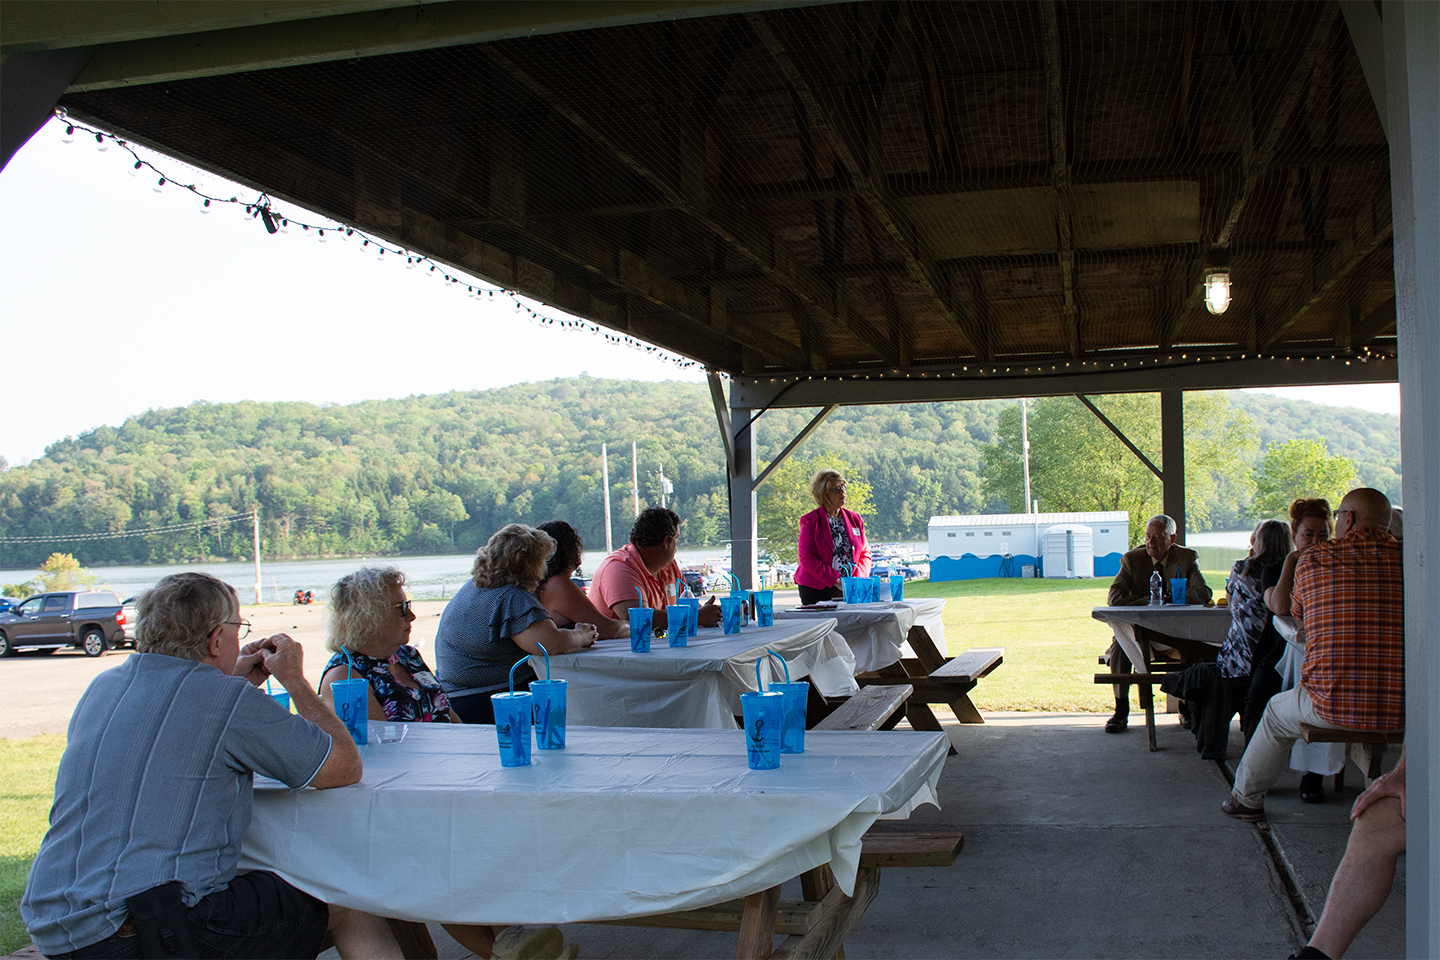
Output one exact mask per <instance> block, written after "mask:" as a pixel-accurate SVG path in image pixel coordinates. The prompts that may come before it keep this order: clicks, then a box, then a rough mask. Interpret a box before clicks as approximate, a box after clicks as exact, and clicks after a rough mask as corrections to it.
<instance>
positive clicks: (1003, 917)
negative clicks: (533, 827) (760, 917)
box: [431, 713, 1405, 960]
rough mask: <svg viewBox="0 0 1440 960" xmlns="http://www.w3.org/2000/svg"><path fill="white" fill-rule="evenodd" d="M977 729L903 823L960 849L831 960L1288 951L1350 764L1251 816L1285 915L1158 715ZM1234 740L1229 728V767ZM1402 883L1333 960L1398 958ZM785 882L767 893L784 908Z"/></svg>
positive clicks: (640, 939) (1243, 839) (1300, 932)
mask: <svg viewBox="0 0 1440 960" xmlns="http://www.w3.org/2000/svg"><path fill="white" fill-rule="evenodd" d="M986 719H987V723H985V724H984V725H983V726H981V725H965V726H961V725H958V724H955V725H951V726H948V730H949V733H950V736H951V739H952V741H953V742H954V743H955V746H956V748H957V750H958V751H959V753H958V755H957V756H953V757H951V758H950V759H949V760H948V761H947V762H946V768H945V773H944V775H943V776H942V778H941V781H940V795H941V801H942V804H943V808H942V809H938V810H937V809H935V808H933V807H924V808H921V809H920V810H919V811H917V812H916V813H915V814H914V816H913V817H912V820H915V821H921V822H927V823H935V824H947V825H953V826H955V827H957V828H959V829H960V830H962V831H963V832H964V833H965V849H964V850H963V851H962V853H961V854H960V857H959V859H958V860H957V861H956V863H955V865H954V866H952V867H948V868H934V869H891V870H887V871H886V872H885V873H884V875H883V878H882V880H881V884H880V892H879V895H878V896H877V897H876V899H875V902H874V903H873V904H872V905H871V906H870V909H869V910H868V911H867V912H866V914H865V917H864V918H863V919H862V921H861V922H860V925H859V927H858V928H857V929H856V930H855V932H854V933H852V935H851V936H850V938H849V939H847V940H846V943H845V954H846V956H847V957H851V958H854V960H861V958H867V957H885V958H890V957H915V958H919V957H1157V956H1165V957H1277V958H1278V957H1285V956H1287V955H1289V954H1290V953H1291V952H1292V951H1293V950H1295V949H1296V948H1297V947H1298V946H1299V945H1300V944H1302V943H1303V942H1304V940H1305V938H1306V936H1308V927H1306V926H1305V924H1306V923H1307V922H1313V918H1314V917H1318V916H1319V914H1320V910H1321V908H1322V907H1323V905H1324V900H1325V892H1326V890H1327V889H1328V887H1329V883H1330V877H1331V875H1332V874H1333V873H1334V871H1335V867H1336V865H1337V864H1338V863H1339V862H1340V858H1341V856H1342V855H1343V854H1344V850H1345V842H1346V839H1347V838H1348V836H1349V819H1348V813H1349V809H1350V803H1351V802H1352V801H1353V800H1354V797H1355V795H1356V793H1357V792H1358V787H1357V784H1358V782H1359V781H1360V776H1359V773H1358V771H1356V770H1355V769H1354V768H1353V767H1351V768H1350V771H1349V774H1348V777H1347V779H1348V780H1349V783H1348V784H1347V786H1346V790H1345V794H1344V796H1343V797H1339V798H1337V797H1335V796H1334V795H1333V793H1332V794H1331V795H1330V796H1329V798H1328V800H1327V802H1326V803H1324V804H1320V805H1304V804H1301V803H1300V799H1299V774H1298V773H1296V774H1287V775H1286V777H1285V778H1283V779H1282V780H1281V782H1280V783H1279V784H1278V785H1277V786H1276V788H1275V790H1274V791H1273V792H1272V794H1271V795H1270V798H1269V800H1268V802H1267V803H1266V807H1267V810H1268V812H1269V818H1270V819H1269V824H1268V830H1269V834H1270V837H1271V838H1272V839H1273V842H1274V846H1275V847H1276V849H1277V853H1278V856H1279V858H1280V861H1281V862H1282V863H1284V862H1288V864H1289V865H1290V872H1291V873H1292V874H1293V878H1294V886H1295V887H1296V888H1297V889H1298V893H1299V897H1300V900H1301V904H1300V906H1299V908H1298V910H1297V907H1296V906H1295V905H1293V904H1292V899H1291V897H1290V895H1289V894H1288V893H1287V884H1286V878H1285V876H1284V872H1283V869H1282V868H1277V866H1276V858H1275V857H1273V856H1272V854H1271V853H1270V852H1269V850H1268V849H1267V846H1266V843H1265V841H1264V839H1263V830H1264V829H1265V828H1264V827H1262V826H1257V825H1251V824H1245V823H1241V822H1239V821H1236V820H1231V819H1229V818H1227V817H1225V816H1224V815H1223V814H1221V813H1220V811H1219V806H1220V802H1221V801H1222V800H1223V799H1224V798H1225V797H1226V796H1227V794H1228V793H1229V787H1228V784H1227V781H1226V779H1225V774H1224V773H1223V772H1222V771H1221V769H1220V767H1219V766H1218V765H1216V764H1214V763H1212V762H1209V761H1204V760H1201V759H1200V758H1199V756H1198V755H1197V754H1196V753H1195V750H1194V739H1193V738H1192V736H1191V735H1190V733H1189V732H1188V731H1185V730H1183V729H1181V728H1180V727H1179V726H1178V724H1177V722H1176V717H1174V716H1173V715H1172V716H1164V717H1161V718H1160V719H1159V724H1160V729H1159V742H1160V747H1161V749H1160V750H1159V751H1157V752H1155V753H1150V752H1149V751H1147V750H1146V749H1145V742H1144V736H1145V734H1144V729H1143V726H1132V727H1131V729H1130V731H1129V732H1128V733H1126V734H1124V735H1119V736H1107V735H1106V734H1105V733H1104V732H1102V730H1101V727H1102V725H1103V723H1104V721H1105V717H1103V716H1097V715H1094V714H1021V713H1016V714H989V715H987V717H986ZM1241 744H1242V741H1241V737H1240V732H1239V728H1238V725H1237V726H1236V727H1235V729H1234V731H1233V737H1232V748H1231V756H1232V757H1238V756H1239V753H1240V748H1241ZM1392 753H1393V751H1392ZM1393 762H1394V756H1391V757H1390V763H1391V764H1393ZM1330 783H1331V781H1327V791H1329V790H1330V786H1329V785H1330ZM1403 878H1404V861H1403V860H1402V861H1401V866H1400V869H1399V878H1398V879H1397V882H1396V886H1395V890H1394V892H1393V893H1392V894H1391V897H1390V900H1389V902H1388V903H1387V904H1386V906H1385V909H1384V910H1383V911H1382V912H1381V914H1380V915H1379V917H1377V918H1376V920H1375V921H1374V922H1372V923H1371V925H1370V926H1369V927H1368V928H1367V929H1366V930H1365V931H1364V932H1363V933H1362V934H1361V935H1360V937H1359V939H1358V940H1357V941H1356V942H1355V944H1354V945H1353V946H1352V948H1351V950H1350V952H1349V953H1348V954H1347V956H1349V957H1352V958H1360V960H1364V958H1371V957H1399V956H1403V955H1404V916H1405V904H1404V879H1403ZM557 882H563V881H560V880H559V879H558V878H557ZM792 885H793V886H795V887H796V889H795V890H793V891H792V890H788V889H787V890H786V891H785V893H784V896H785V897H786V898H793V899H798V898H799V890H798V884H792ZM564 929H565V934H566V937H567V938H568V939H571V940H574V941H576V942H577V943H578V944H579V947H580V955H581V956H582V957H590V958H598V957H617V958H618V957H625V958H630V957H687V958H689V957H695V958H699V957H725V956H732V955H733V953H734V939H733V935H731V934H722V933H702V932H689V931H666V930H653V929H646V928H638V927H608V926H598V925H588V924H575V925H569V926H566V927H565V928H564ZM431 930H432V934H433V935H434V937H435V941H436V944H437V946H438V947H439V948H440V955H441V956H442V957H445V958H462V957H467V956H469V954H468V953H466V952H465V950H464V948H462V947H460V946H459V945H458V944H457V943H455V941H453V940H451V939H450V938H449V937H447V936H446V935H445V933H444V931H443V930H441V929H440V927H439V925H438V924H433V925H432V927H431Z"/></svg>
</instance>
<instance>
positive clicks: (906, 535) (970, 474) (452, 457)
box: [0, 377, 1399, 567]
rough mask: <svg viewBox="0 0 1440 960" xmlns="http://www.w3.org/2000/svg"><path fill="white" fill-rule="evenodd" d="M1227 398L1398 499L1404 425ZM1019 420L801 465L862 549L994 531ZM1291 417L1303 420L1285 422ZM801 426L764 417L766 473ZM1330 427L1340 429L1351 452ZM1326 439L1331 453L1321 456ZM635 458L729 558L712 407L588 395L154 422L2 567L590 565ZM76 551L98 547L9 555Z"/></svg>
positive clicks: (671, 398) (697, 396)
mask: <svg viewBox="0 0 1440 960" xmlns="http://www.w3.org/2000/svg"><path fill="white" fill-rule="evenodd" d="M1230 396H1232V397H1234V398H1236V402H1235V405H1236V406H1237V407H1240V408H1241V409H1245V410H1252V411H1255V412H1254V413H1253V414H1252V415H1253V416H1254V419H1255V420H1256V422H1257V424H1258V427H1259V430H1260V440H1261V450H1262V451H1263V447H1264V444H1265V443H1266V442H1267V439H1269V438H1270V437H1273V438H1274V439H1277V440H1283V439H1288V438H1290V437H1292V436H1310V435H1311V434H1310V432H1307V430H1308V427H1302V426H1301V424H1302V423H1307V422H1308V423H1310V424H1311V425H1312V426H1313V424H1314V423H1320V424H1323V426H1322V427H1321V428H1320V429H1322V430H1323V431H1325V432H1326V434H1327V439H1331V440H1332V444H1331V450H1332V452H1340V453H1344V454H1345V455H1346V456H1349V457H1350V458H1351V459H1352V460H1353V461H1354V462H1355V464H1356V467H1357V469H1358V470H1359V472H1360V477H1361V479H1362V480H1364V481H1366V482H1374V479H1373V478H1375V477H1380V476H1382V475H1383V476H1388V477H1393V478H1394V483H1393V485H1392V484H1389V483H1377V484H1376V485H1378V486H1380V487H1381V489H1386V490H1389V489H1390V488H1391V487H1392V486H1393V490H1394V495H1396V496H1398V492H1399V490H1398V488H1399V481H1398V469H1399V463H1398V449H1399V428H1398V418H1395V417H1388V418H1387V417H1384V416H1382V415H1378V414H1367V413H1364V412H1362V411H1353V410H1346V411H1340V412H1338V413H1337V412H1336V411H1335V410H1334V408H1327V407H1315V406H1314V405H1310V404H1297V403H1291V402H1288V401H1284V400H1279V399H1275V398H1269V397H1254V396H1250V395H1243V394H1232V395H1230ZM1014 403H1015V401H972V402H966V403H923V404H904V405H898V406H880V407H850V408H841V409H840V410H837V411H836V412H835V413H834V414H833V415H832V416H831V417H830V419H829V420H827V421H826V423H825V424H824V426H823V427H822V428H821V429H820V430H819V431H817V432H816V434H815V435H814V436H813V437H811V438H810V439H809V440H808V441H807V443H806V444H805V446H804V447H803V448H802V450H801V451H800V452H801V453H812V452H816V451H832V452H834V453H836V454H838V455H840V456H842V457H843V458H844V459H846V460H847V461H848V462H850V463H851V464H853V465H854V468H855V472H856V473H857V474H858V475H861V476H863V478H864V479H865V480H866V481H868V482H869V484H870V485H871V496H872V499H873V501H874V504H875V512H874V515H873V516H872V517H869V518H867V524H868V525H869V529H870V534H871V537H872V538H873V539H876V540H894V539H923V538H924V536H925V532H926V524H927V522H928V520H929V518H930V516H931V515H933V514H952V513H962V514H963V513H978V512H985V511H999V510H1005V509H1008V506H1009V505H1008V504H1005V503H1002V502H998V501H997V502H987V501H986V499H985V496H984V494H983V492H982V483H981V476H980V474H981V462H982V461H981V449H982V447H984V446H985V445H987V444H993V443H995V442H996V439H997V430H998V426H999V422H1000V413H1001V411H1003V410H1004V409H1006V408H1007V407H1010V406H1013V405H1014ZM1302 406H1303V407H1314V409H1313V410H1309V411H1306V412H1304V413H1302V414H1299V415H1294V416H1292V413H1291V411H1293V410H1294V409H1295V408H1297V407H1302ZM814 412H815V411H812V410H778V411H771V412H769V413H766V414H765V415H764V416H762V417H761V418H760V420H759V421H758V422H757V424H756V431H757V432H756V437H757V441H758V443H759V446H760V454H761V459H762V461H765V460H768V459H769V458H770V457H773V456H774V455H775V454H776V453H778V452H779V450H781V449H782V448H783V447H784V445H785V444H786V443H787V442H789V440H790V438H791V437H793V436H794V435H795V434H796V433H798V432H799V430H800V429H801V428H802V427H803V426H804V425H805V424H806V423H807V422H808V421H809V419H810V418H811V417H812V416H813V415H814ZM1306 415H1308V416H1310V417H1311V418H1312V419H1311V420H1310V421H1305V420H1304V417H1305V416H1306ZM1326 415H1333V416H1336V417H1339V416H1342V415H1343V417H1344V418H1345V419H1344V420H1343V424H1344V430H1343V431H1341V430H1340V428H1339V427H1338V426H1336V425H1334V424H1331V423H1330V421H1329V420H1325V419H1324V417H1325V416H1326ZM1341 422H1342V421H1339V420H1337V421H1336V423H1337V424H1338V423H1341ZM1277 425H1279V426H1278V428H1277ZM1267 430H1268V431H1272V432H1271V433H1269V434H1267ZM1337 433H1339V434H1340V435H1341V436H1343V437H1344V438H1345V445H1344V446H1340V445H1338V444H1337V443H1336V442H1334V441H1335V439H1336V434H1337ZM632 441H634V442H635V443H636V445H637V452H638V461H639V463H638V473H639V478H640V488H641V489H640V499H641V504H642V506H643V505H648V504H658V503H659V482H660V478H659V475H658V474H659V471H660V470H661V469H662V468H663V471H664V476H665V479H667V480H669V481H671V482H672V483H673V484H674V493H673V495H672V498H671V505H672V506H673V507H675V509H676V510H677V511H678V512H679V513H680V514H681V515H682V516H683V517H684V518H685V519H686V526H685V529H684V534H683V537H684V539H685V541H686V543H687V544H694V545H699V544H705V543H718V542H720V541H721V540H723V539H724V538H725V537H726V536H728V533H727V531H728V528H729V527H728V516H729V514H728V502H727V493H726V485H725V470H724V454H723V452H722V450H721V446H720V442H719V438H718V435H717V428H716V425H715V418H714V415H713V410H712V407H711V402H710V396H709V392H708V390H707V388H706V387H705V386H704V385H701V384H693V383H682V382H677V381H671V382H662V383H649V382H634V381H615V380H604V379H598V378H593V377H581V378H576V379H563V380H553V381H549V382H545V383H529V384H521V385H518V386H512V387H504V388H500V389H495V390H486V391H477V392H464V393H462V392H457V393H447V394H437V395H432V396H418V397H406V398H403V399H396V400H383V401H366V402H363V403H356V404H349V405H345V406H317V405H314V404H306V403H288V402H266V403H261V402H248V401H247V402H242V403H203V402H202V403H194V404H191V405H190V406H187V407H179V408H173V409H164V410H151V411H148V412H146V413H144V414H142V415H140V416H138V417H133V418H131V419H129V420H127V421H125V422H124V423H123V424H121V425H120V426H118V427H110V426H103V427H99V428H97V429H95V430H93V431H90V432H89V433H86V434H83V435H81V436H79V437H76V438H73V439H70V438H67V439H65V440H62V441H59V442H57V443H55V444H52V445H51V446H50V447H49V448H47V450H46V453H45V456H44V457H42V458H40V459H38V460H35V461H33V462H31V463H28V464H25V465H22V466H17V467H13V468H10V469H8V470H4V471H3V472H0V566H3V567H29V566H34V565H35V564H38V563H39V562H40V561H41V560H43V559H44V558H45V557H46V556H49V554H50V553H51V552H53V551H55V550H57V549H59V550H64V551H66V552H71V553H73V554H75V556H76V557H77V558H78V559H79V560H80V561H81V562H82V563H84V564H87V565H95V564H110V563H146V562H183V561H190V560H195V559H201V558H208V557H230V558H236V559H239V558H246V557H248V556H249V555H250V553H251V550H252V547H251V536H250V530H249V524H248V522H243V523H222V524H219V525H217V526H214V527H208V528H204V529H195V528H186V529H182V530H179V531H174V532H169V533H163V534H150V535H146V536H132V537H124V538H113V539H112V538H109V537H108V535H111V534H115V533H124V532H126V531H131V530H152V529H155V528H158V527H165V526H177V525H183V524H192V523H195V522H197V521H203V520H208V519H212V518H227V517H231V516H233V515H236V514H242V513H246V512H248V511H250V510H251V509H252V508H253V507H255V506H256V505H258V506H259V508H260V516H261V521H262V541H263V542H262V550H263V551H264V553H265V554H266V555H267V556H277V557H295V556H316V555H335V554H383V553H394V552H422V553H431V552H444V551H448V550H451V549H454V550H457V551H462V552H469V551H473V550H474V549H475V548H476V547H477V546H479V545H480V544H481V543H483V542H484V540H485V539H486V538H487V537H488V536H489V535H490V534H491V533H492V532H494V531H495V530H496V529H497V528H499V527H500V526H501V525H503V524H505V523H509V522H513V521H518V522H524V523H539V522H542V521H545V520H549V519H557V518H558V519H564V520H569V521H570V522H571V523H573V524H575V526H576V527H577V529H579V531H580V533H581V535H582V537H583V538H584V539H585V541H586V543H587V544H588V545H591V546H602V545H603V544H604V540H605V536H604V532H603V523H604V503H603V494H602V483H601V460H600V448H601V444H602V443H607V444H608V445H609V461H610V462H609V466H610V498H611V508H612V512H613V516H614V521H613V529H614V531H615V537H616V538H617V539H623V537H624V535H625V532H626V531H627V530H628V528H629V520H630V518H631V516H632V515H633V505H632V504H633V501H632V499H631V493H630V477H631V457H630V444H631V442H632ZM1155 453H1157V454H1158V451H1155ZM1392 454H1393V456H1392ZM1367 471H1368V472H1367ZM1386 471H1389V472H1388V473H1387V472H1386ZM764 494H765V488H764V487H762V488H761V496H762V498H763V497H764ZM1016 508H1017V509H1018V508H1019V505H1018V504H1017V505H1016ZM1236 509H1238V508H1236ZM1236 509H1232V510H1231V511H1230V512H1231V513H1232V514H1233V513H1236ZM1227 519H1229V520H1231V521H1232V522H1233V520H1234V518H1233V517H1227V515H1226V514H1225V512H1224V511H1223V510H1222V511H1219V512H1218V513H1216V512H1212V522H1224V521H1225V520H1227ZM76 534H89V535H99V538H97V539H90V540H79V541H75V540H67V541H47V542H23V543H17V542H5V541H6V539H7V538H20V537H32V538H33V537H50V536H56V535H66V536H73V535H76Z"/></svg>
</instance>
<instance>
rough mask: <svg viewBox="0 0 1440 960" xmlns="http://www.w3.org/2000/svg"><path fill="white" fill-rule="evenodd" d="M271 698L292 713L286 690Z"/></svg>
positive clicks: (278, 691) (274, 693)
mask: <svg viewBox="0 0 1440 960" xmlns="http://www.w3.org/2000/svg"><path fill="white" fill-rule="evenodd" d="M342 682H343V681H342ZM270 696H272V697H274V698H275V702H276V703H278V704H280V708H281V709H282V710H284V711H285V712H286V713H289V712H290V694H288V693H286V692H285V691H284V690H276V691H273V692H272V693H271V694H270ZM366 706H367V707H368V706H369V704H368V703H367V704H366Z"/></svg>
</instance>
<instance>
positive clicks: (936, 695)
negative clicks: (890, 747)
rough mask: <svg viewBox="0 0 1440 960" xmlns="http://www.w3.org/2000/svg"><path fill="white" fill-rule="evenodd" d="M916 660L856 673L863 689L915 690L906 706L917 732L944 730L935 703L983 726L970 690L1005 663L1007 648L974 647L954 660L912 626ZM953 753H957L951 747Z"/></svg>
mask: <svg viewBox="0 0 1440 960" xmlns="http://www.w3.org/2000/svg"><path fill="white" fill-rule="evenodd" d="M906 640H907V642H908V643H909V644H910V649H911V650H913V651H915V656H914V657H904V658H902V659H901V660H900V661H899V662H898V663H892V664H889V665H887V666H884V667H881V668H880V669H878V670H872V671H870V672H868V673H860V674H856V676H855V679H856V680H857V681H858V682H859V684H860V686H861V687H862V688H864V687H867V686H874V685H891V684H896V683H908V684H910V685H911V686H912V687H913V688H914V692H913V693H911V695H910V699H909V700H908V701H907V702H906V704H905V716H906V719H908V720H909V721H910V726H912V727H914V728H915V729H916V730H935V731H943V730H944V727H942V726H941V725H940V720H939V718H938V717H936V716H935V713H934V711H933V710H931V709H930V704H932V703H943V704H945V705H946V706H948V707H949V708H950V710H951V712H952V713H954V714H955V719H956V720H958V721H960V722H961V723H984V722H985V718H984V717H982V716H981V715H980V711H979V710H977V709H976V708H975V704H974V703H973V702H972V701H971V700H970V696H969V694H970V691H971V690H973V689H975V687H976V685H977V684H978V683H979V682H980V680H981V679H982V678H983V677H986V676H988V675H989V674H990V673H991V672H992V671H994V670H995V668H996V667H998V666H1000V664H1002V663H1004V662H1005V648H1004V647H973V648H971V649H969V650H966V651H965V652H964V653H961V654H958V655H956V656H954V657H947V656H945V655H944V654H942V653H941V652H940V650H939V649H938V648H937V647H936V646H935V641H934V640H933V639H932V638H931V637H930V632H929V631H928V630H926V629H925V628H924V627H922V626H918V625H917V626H913V627H911V628H910V632H909V634H908V636H907V637H906ZM951 752H952V753H953V752H954V750H953V748H952V750H951Z"/></svg>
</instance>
